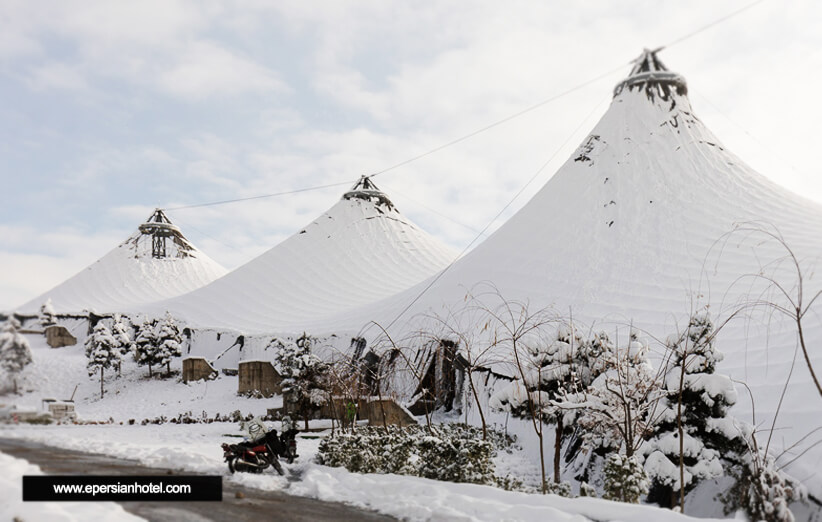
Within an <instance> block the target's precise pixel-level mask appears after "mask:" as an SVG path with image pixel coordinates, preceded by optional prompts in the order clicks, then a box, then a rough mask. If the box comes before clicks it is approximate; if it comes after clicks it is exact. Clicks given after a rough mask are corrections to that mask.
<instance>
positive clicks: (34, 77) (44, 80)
mask: <svg viewBox="0 0 822 522" xmlns="http://www.w3.org/2000/svg"><path fill="white" fill-rule="evenodd" d="M29 85H31V86H32V87H33V88H34V89H69V90H80V89H86V88H87V87H88V84H87V83H86V79H85V77H84V75H83V74H82V73H81V72H79V71H78V70H77V69H76V68H75V67H72V66H70V65H67V64H64V63H47V64H44V65H40V66H37V67H34V68H33V69H32V70H31V73H30V76H29Z"/></svg>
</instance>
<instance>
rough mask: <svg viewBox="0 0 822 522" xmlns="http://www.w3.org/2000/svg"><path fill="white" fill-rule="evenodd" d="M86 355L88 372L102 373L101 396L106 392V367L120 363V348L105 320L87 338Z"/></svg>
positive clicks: (90, 373) (91, 373) (92, 373)
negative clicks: (104, 380) (104, 379)
mask: <svg viewBox="0 0 822 522" xmlns="http://www.w3.org/2000/svg"><path fill="white" fill-rule="evenodd" d="M86 357H88V364H87V365H86V367H87V369H88V374H89V375H90V376H91V375H94V374H96V373H98V372H99V373H100V397H102V396H103V395H104V394H105V389H104V388H103V378H104V376H103V374H104V370H105V369H106V368H111V367H113V366H116V365H117V364H119V363H120V359H121V355H120V349H119V348H118V346H117V341H116V340H115V339H114V336H112V335H111V332H110V331H109V329H108V328H107V327H106V325H105V324H103V322H102V321H101V322H99V323H97V325H96V326H95V327H94V331H93V332H92V333H91V335H90V336H89V337H88V339H86Z"/></svg>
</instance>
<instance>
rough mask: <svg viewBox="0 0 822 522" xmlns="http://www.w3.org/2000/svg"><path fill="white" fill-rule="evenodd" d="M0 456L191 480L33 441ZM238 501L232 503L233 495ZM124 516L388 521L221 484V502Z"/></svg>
mask: <svg viewBox="0 0 822 522" xmlns="http://www.w3.org/2000/svg"><path fill="white" fill-rule="evenodd" d="M0 451H1V452H3V453H6V454H8V455H11V456H14V457H17V458H21V459H25V460H27V461H29V462H31V463H32V464H36V465H38V466H40V469H42V470H43V473H46V474H49V475H79V474H84V475H168V474H174V475H191V474H192V473H187V472H184V471H179V470H170V469H167V468H147V467H145V466H143V465H141V464H140V463H138V462H136V461H131V460H125V459H115V458H112V457H108V456H105V455H98V454H93V453H81V452H78V451H70V450H64V449H59V448H54V447H51V446H45V445H43V444H38V443H35V442H29V441H25V440H16V439H0ZM238 492H239V493H242V495H243V496H244V498H236V494H237V493H238ZM120 505H122V506H123V508H124V509H125V510H126V511H129V512H131V513H134V514H135V515H138V516H141V517H143V518H145V519H147V520H158V521H168V520H180V521H191V522H195V521H196V522H202V521H210V520H214V521H221V520H232V521H233V520H236V521H241V522H242V521H249V522H252V521H253V522H260V521H262V520H288V521H295V522H298V521H318V520H335V521H343V520H351V521H360V520H362V521H366V522H368V521H388V520H396V519H394V518H392V517H388V516H385V515H381V514H378V513H374V512H371V511H364V510H360V509H357V508H355V507H351V506H348V505H345V504H340V503H337V502H324V501H321V500H315V499H310V498H306V497H297V496H292V495H287V494H285V493H282V492H279V491H261V490H257V489H251V488H247V487H240V486H238V485H235V484H231V483H229V482H228V481H223V501H222V502H120Z"/></svg>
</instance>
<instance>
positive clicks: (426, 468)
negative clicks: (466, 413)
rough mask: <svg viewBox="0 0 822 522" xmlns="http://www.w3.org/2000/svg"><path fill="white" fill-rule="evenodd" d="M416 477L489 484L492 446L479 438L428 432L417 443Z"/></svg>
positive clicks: (490, 481) (445, 432) (492, 475)
mask: <svg viewBox="0 0 822 522" xmlns="http://www.w3.org/2000/svg"><path fill="white" fill-rule="evenodd" d="M416 447H417V449H418V451H419V457H420V467H419V476H421V477H424V478H430V479H435V480H445V481H448V482H469V483H473V484H492V483H493V477H494V463H493V462H492V461H491V458H492V456H493V454H494V448H493V446H492V445H491V443H490V442H488V441H484V440H482V438H466V437H460V436H454V433H453V432H449V431H444V432H442V433H437V434H434V433H431V434H429V435H427V436H423V437H422V438H421V439H419V441H418V442H417V445H416Z"/></svg>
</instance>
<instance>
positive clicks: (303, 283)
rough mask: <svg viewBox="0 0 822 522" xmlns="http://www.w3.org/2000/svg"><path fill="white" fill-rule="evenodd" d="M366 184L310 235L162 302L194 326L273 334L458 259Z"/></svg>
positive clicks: (401, 286) (308, 230) (388, 291)
mask: <svg viewBox="0 0 822 522" xmlns="http://www.w3.org/2000/svg"><path fill="white" fill-rule="evenodd" d="M456 255H457V254H456V252H454V251H453V250H451V249H450V248H449V247H447V246H445V245H443V244H442V243H440V242H439V241H438V240H436V239H434V238H433V237H431V236H430V235H428V234H427V233H426V232H424V231H423V230H421V229H420V228H418V227H417V226H416V225H414V224H413V223H412V222H411V221H409V220H408V219H407V218H406V217H404V216H403V215H402V214H400V212H399V211H398V210H397V209H396V207H395V206H394V205H393V204H392V203H391V200H390V199H389V198H388V196H387V195H386V194H385V193H384V192H382V191H380V190H379V189H378V188H377V187H376V185H374V183H373V181H371V180H370V179H368V178H367V177H363V178H362V179H360V180H359V181H358V182H357V183H356V184H355V185H354V187H352V188H351V190H349V191H348V192H346V193H345V194H344V195H343V197H342V198H341V199H340V201H339V202H337V204H335V205H334V206H333V207H331V209H329V210H328V211H327V212H325V213H324V214H323V215H321V216H320V217H318V218H317V219H315V220H314V221H312V222H311V223H309V224H308V225H307V226H306V227H305V228H303V229H302V230H300V231H299V232H297V233H296V234H294V235H293V236H291V237H289V238H288V239H286V240H285V241H283V242H282V243H280V244H278V245H276V246H274V247H273V248H271V249H270V250H268V251H267V252H265V253H264V254H262V255H260V256H259V257H257V258H255V259H253V260H252V261H250V262H248V263H247V264H245V265H243V266H241V267H239V268H237V269H236V270H234V271H233V272H231V273H229V274H228V275H226V276H225V277H222V278H221V279H219V280H217V281H214V282H213V283H211V284H210V285H208V286H205V287H203V288H201V289H199V290H197V291H194V292H191V293H190V294H188V295H184V296H180V297H178V298H176V299H172V300H169V301H165V302H162V303H157V304H156V305H155V306H153V307H152V310H156V311H162V310H170V311H171V312H172V313H174V315H175V316H177V317H181V318H183V319H185V320H186V321H187V322H188V323H189V324H191V325H193V326H203V327H217V328H230V329H234V330H240V331H243V332H246V333H253V332H272V331H277V330H279V329H281V328H282V327H283V326H284V325H293V324H300V323H307V322H309V321H313V320H314V319H315V318H316V317H320V316H326V315H330V314H334V313H339V312H342V311H345V310H350V309H352V308H355V307H357V306H361V305H364V304H367V303H371V302H374V301H377V300H380V299H382V298H385V297H388V296H390V295H392V294H395V293H397V292H400V291H402V290H405V289H406V288H408V287H410V286H412V285H414V284H416V283H418V282H420V281H422V280H424V279H425V278H427V277H429V276H430V275H432V274H434V273H436V272H437V271H439V270H441V269H442V268H443V267H444V266H445V265H447V264H448V263H450V262H451V261H453V260H454V258H455V257H456Z"/></svg>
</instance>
